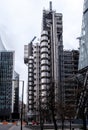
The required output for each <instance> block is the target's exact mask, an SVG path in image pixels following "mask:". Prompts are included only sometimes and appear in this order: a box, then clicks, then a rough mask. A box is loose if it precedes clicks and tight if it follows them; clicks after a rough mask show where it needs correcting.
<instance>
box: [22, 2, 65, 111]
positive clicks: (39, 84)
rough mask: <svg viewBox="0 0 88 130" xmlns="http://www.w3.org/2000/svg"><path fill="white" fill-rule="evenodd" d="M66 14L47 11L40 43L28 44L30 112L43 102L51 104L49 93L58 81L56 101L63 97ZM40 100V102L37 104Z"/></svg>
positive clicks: (26, 53)
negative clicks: (63, 16)
mask: <svg viewBox="0 0 88 130" xmlns="http://www.w3.org/2000/svg"><path fill="white" fill-rule="evenodd" d="M62 32H63V25H62V14H61V13H56V11H54V10H52V3H51V2H50V9H49V10H43V20H42V33H41V40H40V44H36V45H32V42H31V43H30V44H28V45H25V48H24V49H25V55H24V61H25V63H27V64H28V111H30V110H32V111H33V110H36V109H39V104H37V102H36V101H37V100H39V96H41V103H43V104H45V105H43V106H47V100H48V97H47V96H48V92H49V90H50V86H51V85H52V84H53V83H54V94H55V101H57V100H58V99H59V100H61V99H62V96H61V91H62V87H61V85H62V77H61V75H62V71H63V70H62V69H63V59H62V58H63V41H62ZM35 102H36V103H35Z"/></svg>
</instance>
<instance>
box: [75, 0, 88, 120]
mask: <svg viewBox="0 0 88 130" xmlns="http://www.w3.org/2000/svg"><path fill="white" fill-rule="evenodd" d="M79 43H80V45H79V68H78V69H79V75H78V79H79V85H80V86H81V87H79V90H80V93H79V99H78V107H77V113H76V114H77V116H78V117H79V115H81V117H83V116H84V118H85V119H86V118H88V115H87V113H88V98H87V96H88V91H87V89H88V0H84V7H83V18H82V28H81V36H80V37H79Z"/></svg>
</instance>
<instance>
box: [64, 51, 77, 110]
mask: <svg viewBox="0 0 88 130" xmlns="http://www.w3.org/2000/svg"><path fill="white" fill-rule="evenodd" d="M78 59H79V51H78V50H72V51H71V50H64V51H63V72H64V73H63V77H64V78H63V92H62V96H63V103H64V105H66V106H67V105H70V106H71V107H72V108H73V109H74V110H76V100H77V99H76V96H77V93H76V90H77V86H78V85H77V82H76V81H75V80H74V78H73V77H74V75H76V74H77V72H78Z"/></svg>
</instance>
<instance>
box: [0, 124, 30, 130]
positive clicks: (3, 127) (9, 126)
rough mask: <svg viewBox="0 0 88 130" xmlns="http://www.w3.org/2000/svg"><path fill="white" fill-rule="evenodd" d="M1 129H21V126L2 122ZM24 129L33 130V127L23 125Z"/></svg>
mask: <svg viewBox="0 0 88 130" xmlns="http://www.w3.org/2000/svg"><path fill="white" fill-rule="evenodd" d="M0 130H20V126H16V125H9V124H8V125H3V124H0ZM23 130H31V129H29V128H26V127H25V126H23Z"/></svg>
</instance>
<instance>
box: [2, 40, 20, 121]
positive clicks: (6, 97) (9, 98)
mask: <svg viewBox="0 0 88 130" xmlns="http://www.w3.org/2000/svg"><path fill="white" fill-rule="evenodd" d="M0 47H1V48H0V119H11V116H12V113H14V111H15V110H17V111H18V109H15V108H16V106H15V103H16V102H17V100H18V99H19V96H18V95H19V94H18V89H19V88H18V89H16V86H17V87H18V85H16V86H13V81H12V80H13V78H14V54H15V53H14V51H7V50H6V49H5V47H4V45H3V43H2V41H1V40H0ZM15 94H16V95H15ZM15 96H17V97H16V98H18V99H17V100H15V99H16V98H15Z"/></svg>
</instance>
